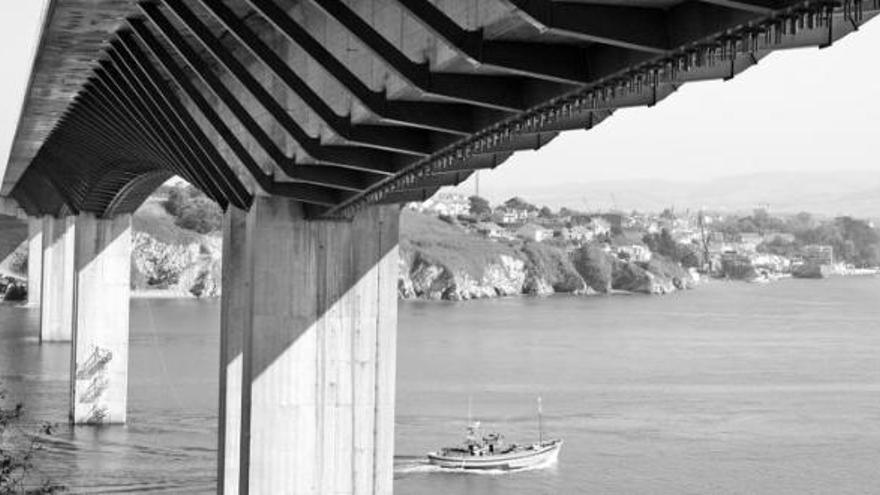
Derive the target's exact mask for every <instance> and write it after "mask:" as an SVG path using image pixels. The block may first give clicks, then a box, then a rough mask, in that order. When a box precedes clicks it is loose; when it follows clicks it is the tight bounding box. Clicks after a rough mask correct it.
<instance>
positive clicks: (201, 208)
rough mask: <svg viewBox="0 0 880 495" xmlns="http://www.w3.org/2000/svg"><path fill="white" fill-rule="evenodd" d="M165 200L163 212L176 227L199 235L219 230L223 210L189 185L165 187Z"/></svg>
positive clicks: (221, 224) (221, 223)
mask: <svg viewBox="0 0 880 495" xmlns="http://www.w3.org/2000/svg"><path fill="white" fill-rule="evenodd" d="M163 191H164V192H165V193H166V195H167V198H166V199H165V201H164V202H163V203H162V205H163V206H164V207H165V211H167V212H168V214H169V215H171V216H172V217H174V218H175V220H174V224H175V225H177V226H178V227H181V228H184V229H187V230H192V231H194V232H198V233H200V234H208V233H211V232H216V231H218V230H220V229H221V228H222V226H223V210H221V209H220V207H219V206H218V205H217V203H215V202H214V201H213V200H211V199H210V198H208V197H207V196H205V194H204V193H202V192H201V191H199V190H198V189H196V188H195V187H193V186H191V185H188V184H187V185H183V184H181V185H176V186H165V187H164V188H163Z"/></svg>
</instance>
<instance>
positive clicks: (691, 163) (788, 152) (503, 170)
mask: <svg viewBox="0 0 880 495" xmlns="http://www.w3.org/2000/svg"><path fill="white" fill-rule="evenodd" d="M43 4H44V1H43V0H0V46H2V47H5V49H3V50H2V51H0V67H3V72H2V75H0V76H2V77H0V159H2V160H5V158H6V157H7V156H8V153H9V147H10V145H11V142H12V137H13V135H14V131H15V126H16V123H17V121H18V115H19V112H20V107H21V102H22V97H23V94H24V88H25V86H26V83H27V80H28V75H29V72H30V65H31V59H32V54H33V50H34V44H35V41H36V39H37V33H38V32H39V20H40V15H41V12H42V9H43ZM878 47H880V20H873V21H870V22H868V23H867V24H866V25H864V26H863V27H862V29H861V30H860V31H859V32H857V33H854V34H851V35H849V36H847V37H845V38H844V39H842V40H840V41H838V42H837V43H836V44H835V45H834V46H832V47H830V48H827V49H824V50H819V49H817V48H807V49H799V50H791V51H785V52H776V53H773V54H771V55H770V56H769V57H766V58H764V59H763V60H762V61H761V63H760V64H759V65H758V66H756V67H753V68H751V69H749V70H747V71H746V72H744V73H742V74H740V75H739V76H737V77H736V78H735V79H733V80H731V81H727V82H723V81H711V82H700V83H689V84H686V85H684V86H683V87H682V88H681V89H680V90H679V91H678V92H677V93H675V94H673V95H671V96H670V97H669V98H667V99H666V100H664V101H662V102H660V103H659V104H658V105H657V106H655V107H653V108H637V109H625V110H620V111H618V112H617V113H616V114H615V115H614V116H613V117H612V118H610V119H608V120H606V121H605V122H603V123H602V124H601V125H599V126H598V127H596V128H595V129H593V130H591V131H589V132H586V131H570V132H568V133H565V134H563V135H562V136H560V137H559V138H557V139H556V140H555V141H553V142H552V143H550V144H549V145H547V146H545V147H544V148H542V149H541V150H539V151H537V152H521V153H517V154H516V155H515V156H514V157H513V158H512V159H510V160H509V161H507V162H506V163H505V164H504V165H503V166H501V167H499V168H498V169H496V170H494V171H485V172H482V173H481V175H480V185H481V191H483V192H485V193H486V195H487V196H490V197H491V196H499V195H501V196H503V195H507V196H508V197H509V196H510V195H513V194H519V195H523V196H526V197H528V192H529V190H530V189H533V188H541V189H544V190H546V188H547V187H551V186H553V185H556V184H571V183H577V182H588V181H589V182H596V181H617V180H630V179H653V178H658V179H659V178H662V179H666V180H673V181H703V180H711V179H716V178H719V177H725V176H730V175H743V174H750V173H757V172H782V171H815V172H828V171H834V170H859V171H875V172H877V173H878V175H880V160H878V159H877V157H878V156H880V139H878V130H880V129H878V126H880V64H878V63H877V60H880V52H878V49H880V48H878ZM0 167H5V163H3V164H2V165H0ZM472 182H473V181H472V180H471V181H469V182H468V183H466V184H465V185H464V186H463V187H462V188H461V190H462V191H473V184H472Z"/></svg>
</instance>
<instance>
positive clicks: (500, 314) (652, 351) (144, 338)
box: [0, 278, 880, 495]
mask: <svg viewBox="0 0 880 495" xmlns="http://www.w3.org/2000/svg"><path fill="white" fill-rule="evenodd" d="M132 320H133V321H132V329H131V344H132V345H131V356H130V366H131V369H130V378H129V380H130V383H129V396H130V399H129V401H130V402H129V423H128V425H126V426H116V427H106V428H90V427H76V428H72V429H71V428H68V427H67V426H64V425H63V424H62V425H61V426H60V427H59V428H58V430H57V431H56V432H55V434H54V435H53V436H52V437H51V440H50V443H49V444H48V445H47V447H46V450H45V451H44V452H42V453H41V455H42V456H43V459H42V460H41V470H42V474H44V475H45V476H49V477H52V478H53V479H54V480H56V481H59V482H62V483H64V484H67V485H68V486H69V487H70V488H71V492H73V493H127V492H160V493H161V492H165V493H211V492H213V491H214V486H215V485H214V483H215V478H216V467H215V447H216V440H215V436H216V419H217V414H216V405H217V360H218V353H219V338H218V329H219V321H218V320H219V305H218V303H217V302H211V301H207V302H205V301H201V302H200V301H194V300H173V299H135V300H133V301H132ZM37 326H38V325H37V321H36V312H35V311H33V310H28V309H25V308H21V307H16V306H2V307H0V381H2V383H3V385H4V386H5V388H6V389H7V390H9V392H10V393H11V395H12V396H13V398H16V399H21V400H22V401H23V402H24V403H25V405H26V408H27V411H28V414H29V419H30V420H32V421H44V420H46V421H53V422H57V423H63V422H64V421H65V419H66V415H67V401H68V398H67V379H68V373H69V371H68V370H69V352H70V350H69V346H68V345H65V344H54V345H44V346H39V345H38V343H37V338H36V332H37ZM399 332H400V335H399V348H398V349H399V354H398V388H397V391H398V398H397V441H396V449H397V452H396V461H395V493H396V494H398V495H458V494H499V495H501V494H503V495H518V494H529V495H533V494H579V493H585V494H606V493H608V494H641V493H650V494H689V493H692V494H707V493H719V494H739V493H743V494H746V493H748V494H806V493H817V494H818V493H822V494H825V493H829V494H832V493H833V494H849V493H853V494H855V493H866V494H867V493H878V492H880V278H839V279H828V280H783V281H780V282H778V283H774V284H769V285H749V284H744V283H725V282H715V283H709V284H706V285H703V286H700V287H699V288H697V289H696V290H693V291H688V292H683V293H677V294H673V295H670V296H665V297H650V296H614V297H590V298H582V297H563V296H557V297H550V298H509V299H498V300H485V301H471V302H464V303H401V305H400V327H399ZM538 396H541V397H542V398H543V404H544V433H545V435H546V436H552V437H562V438H564V439H565V446H564V447H563V450H562V453H561V455H560V458H559V461H558V463H557V464H556V465H554V466H550V467H548V468H545V469H540V470H533V471H526V472H515V473H484V474H468V473H458V472H439V471H438V470H437V469H434V468H432V467H429V466H426V465H425V464H424V463H423V462H422V460H421V459H422V456H423V455H424V454H425V453H426V452H428V451H430V450H432V449H435V448H437V447H440V446H443V445H447V444H450V443H456V442H458V441H459V440H460V439H461V436H462V434H463V428H464V426H465V424H466V422H467V414H468V398H469V397H470V401H471V403H472V407H471V410H472V414H473V416H474V419H478V420H480V421H481V422H482V424H483V425H484V427H486V428H488V429H490V430H497V431H500V432H502V433H504V434H505V435H506V437H507V438H508V440H511V441H519V442H525V441H531V440H533V439H535V438H536V437H537V435H538V432H537V418H536V414H535V413H536V411H535V399H536V397H538Z"/></svg>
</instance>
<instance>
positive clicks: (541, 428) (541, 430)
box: [538, 395, 544, 444]
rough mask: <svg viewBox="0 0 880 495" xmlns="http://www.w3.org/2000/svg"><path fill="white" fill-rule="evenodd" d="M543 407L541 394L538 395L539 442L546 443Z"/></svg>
mask: <svg viewBox="0 0 880 495" xmlns="http://www.w3.org/2000/svg"><path fill="white" fill-rule="evenodd" d="M542 409H543V408H542V407H541V396H540V395H539V396H538V443H539V444H543V443H544V419H543V418H542V417H541V415H542V413H543V411H542Z"/></svg>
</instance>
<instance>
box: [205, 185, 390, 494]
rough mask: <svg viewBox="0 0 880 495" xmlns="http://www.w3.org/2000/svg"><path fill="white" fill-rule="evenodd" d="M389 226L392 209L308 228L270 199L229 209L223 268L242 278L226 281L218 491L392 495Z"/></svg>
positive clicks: (289, 206)
mask: <svg viewBox="0 0 880 495" xmlns="http://www.w3.org/2000/svg"><path fill="white" fill-rule="evenodd" d="M398 221H399V208H398V207H397V206H372V207H369V208H367V209H365V210H364V211H362V212H361V213H359V214H358V215H357V216H356V217H355V218H354V220H353V221H326V220H324V221H308V220H305V219H304V215H303V212H302V208H301V205H300V204H299V203H297V202H295V201H292V200H288V199H282V198H277V197H273V198H257V199H256V200H255V202H254V205H253V206H252V208H251V210H250V211H249V212H248V214H247V216H246V218H244V219H242V218H240V215H239V213H236V212H235V211H232V212H231V213H227V223H226V226H227V229H230V230H231V232H227V234H226V236H225V238H224V239H225V241H226V243H227V249H226V253H229V254H231V255H233V256H239V257H240V259H238V260H228V262H229V263H235V264H236V265H238V266H239V267H249V268H245V269H244V270H239V271H236V272H235V273H232V272H229V273H227V274H224V282H226V281H227V280H229V282H230V283H232V284H234V286H233V287H230V286H228V285H227V286H225V287H224V292H225V296H224V305H225V306H226V307H225V308H224V309H223V313H222V314H223V316H224V318H225V321H224V323H223V324H222V328H223V332H224V337H223V342H224V353H225V355H224V356H223V359H222V360H221V363H222V367H223V369H221V377H222V376H223V373H224V372H225V373H226V374H227V379H226V381H225V384H224V383H222V384H221V395H224V394H225V398H222V399H221V418H223V421H224V423H225V424H221V427H220V428H221V445H222V446H223V447H222V448H221V453H220V457H221V460H220V462H221V463H224V465H225V468H224V472H223V473H222V476H221V480H222V481H221V483H220V485H221V487H222V489H223V490H224V493H227V494H229V493H242V494H244V493H254V494H261V493H288V494H314V495H318V494H332V493H346V494H389V493H391V491H392V477H393V456H394V386H395V369H396V336H397V289H396V287H397V263H398V251H397V242H398ZM242 229H244V230H245V232H246V233H245V235H244V236H242V235H241V233H240V231H241V230H242ZM236 231H239V232H238V233H236ZM224 263H226V261H224ZM226 267H229V265H226ZM233 307H235V308H238V307H242V308H243V310H241V311H238V310H235V311H233V310H232V308H233ZM239 334H241V336H242V341H241V362H242V381H241V383H242V384H243V386H242V388H241V397H240V399H241V401H240V403H241V410H240V415H236V414H235V412H234V411H231V408H230V405H231V404H232V403H233V401H234V400H235V399H236V398H235V397H233V395H234V394H235V393H237V390H236V389H235V387H234V381H233V379H230V378H228V376H229V374H230V373H231V372H237V364H236V363H237V360H238V359H239V358H238V357H237V356H235V354H236V352H235V351H234V349H235V347H236V346H237V345H238V343H237V342H233V341H237V339H238V335H239ZM224 401H225V402H224ZM224 408H225V410H224ZM235 421H239V422H240V433H241V434H240V437H239V438H240V449H239V454H238V463H239V465H238V471H237V472H236V467H235V465H234V464H235V457H236V455H235V453H234V452H230V451H229V450H230V449H235V441H236V440H238V439H237V438H230V437H231V436H232V435H234V432H233V433H232V435H231V434H230V428H232V427H233V426H234V424H235ZM223 435H225V438H223ZM236 477H237V478H238V479H237V480H236V479H235V478H236ZM236 486H237V488H238V490H235V488H236Z"/></svg>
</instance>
